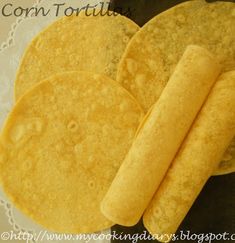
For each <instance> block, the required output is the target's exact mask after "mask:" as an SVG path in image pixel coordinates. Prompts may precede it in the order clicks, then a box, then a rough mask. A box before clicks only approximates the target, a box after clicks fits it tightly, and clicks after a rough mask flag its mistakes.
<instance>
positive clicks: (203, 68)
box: [101, 45, 221, 226]
mask: <svg viewBox="0 0 235 243" xmlns="http://www.w3.org/2000/svg"><path fill="white" fill-rule="evenodd" d="M220 72H221V67H220V65H219V64H218V63H217V62H216V58H215V57H214V56H213V55H211V53H210V52H208V51H207V50H206V49H204V48H201V47H199V46H195V45H190V46H188V47H187V49H186V50H185V52H184V54H183V56H182V58H181V59H180V61H179V63H178V64H177V67H176V69H175V72H174V73H173V74H172V76H171V78H170V80H169V82H168V84H167V86H166V88H165V89H164V91H163V92H162V94H161V96H160V98H159V100H158V102H157V103H155V104H154V106H153V108H152V111H151V113H150V114H149V116H148V117H147V118H145V119H146V120H145V121H144V124H143V126H142V127H139V131H138V134H137V136H136V137H135V140H134V141H133V144H132V146H131V148H130V150H129V152H128V154H127V155H126V157H125V160H124V161H123V163H122V165H121V167H120V169H119V170H118V173H117V175H116V176H115V178H114V180H113V182H112V184H111V186H110V188H109V190H108V192H107V194H106V195H105V197H104V199H103V200H102V203H101V210H102V213H103V214H104V215H105V216H106V217H107V218H108V219H110V220H111V221H113V222H114V223H117V224H120V225H124V226H133V225H135V224H136V223H137V222H138V221H139V220H140V218H141V216H142V215H143V213H144V210H145V209H146V208H147V206H148V204H149V203H150V201H151V199H152V197H153V196H154V193H155V192H156V190H157V189H158V187H159V186H160V183H161V181H162V180H163V178H164V176H165V174H166V172H167V170H168V168H169V166H170V164H171V162H172V161H173V159H174V157H175V155H176V153H177V151H178V150H179V148H180V145H181V144H182V142H183V140H184V138H185V137H186V135H187V133H188V131H189V129H190V127H191V125H192V123H193V121H194V119H195V117H196V115H197V114H198V112H199V110H200V108H201V107H202V105H203V103H204V101H205V100H206V98H207V96H208V94H209V92H210V90H211V88H212V86H213V84H214V83H215V81H216V79H217V78H218V76H219V74H220Z"/></svg>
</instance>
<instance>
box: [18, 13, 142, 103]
mask: <svg viewBox="0 0 235 243" xmlns="http://www.w3.org/2000/svg"><path fill="white" fill-rule="evenodd" d="M138 30H139V27H138V26H137V25H136V24H135V23H134V22H132V21H131V20H130V19H128V18H126V17H124V16H121V15H117V16H113V15H112V16H107V15H105V16H100V15H98V16H86V15H85V13H83V14H82V13H80V15H79V16H75V15H74V16H71V17H64V18H61V19H59V20H58V21H56V22H54V23H53V24H51V25H50V26H49V27H47V28H46V29H45V30H44V31H42V32H41V33H40V34H39V35H38V36H36V37H35V38H34V39H33V41H32V42H31V43H30V45H29V46H28V48H27V50H26V52H25V54H24V56H23V59H22V62H21V65H20V68H19V70H18V73H17V77H16V81H15V100H18V99H19V97H20V96H21V95H23V94H24V93H25V91H27V90H28V89H29V88H31V87H32V86H33V85H34V84H35V83H37V82H39V81H41V80H43V79H45V78H47V77H49V76H51V75H53V74H56V73H58V72H67V71H80V70H82V71H92V72H96V73H101V74H106V75H107V76H109V77H111V78H115V76H116V69H117V64H118V63H119V61H120V59H121V56H122V54H123V52H124V50H125V48H126V45H127V44H128V42H129V40H130V38H131V37H132V36H133V35H134V34H135V33H136V32H137V31H138Z"/></svg>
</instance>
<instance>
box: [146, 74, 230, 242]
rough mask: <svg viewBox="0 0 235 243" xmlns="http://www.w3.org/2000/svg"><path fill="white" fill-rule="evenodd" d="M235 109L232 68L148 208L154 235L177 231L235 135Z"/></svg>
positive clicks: (199, 117) (218, 87)
mask: <svg viewBox="0 0 235 243" xmlns="http://www.w3.org/2000/svg"><path fill="white" fill-rule="evenodd" d="M234 108H235V71H231V72H227V73H224V74H223V75H221V76H220V78H219V79H218V81H217V82H216V84H215V86H214V87H213V89H212V91H211V93H210V94H209V96H208V99H207V101H206V102H205V104H204V106H203V107H202V109H201V111H200V113H199V115H198V116H197V118H196V120H195V122H194V124H193V125H192V128H191V130H190V132H189V133H188V136H187V138H186V139H185V141H184V143H183V145H182V146H181V149H180V150H179V152H178V154H177V156H176V157H175V159H174V161H173V163H172V165H171V167H170V168H169V170H168V172H167V174H166V176H165V178H164V180H163V182H162V183H161V185H160V187H159V189H158V190H157V192H156V193H155V196H154V197H153V199H152V201H151V203H150V204H149V206H148V208H147V210H146V211H145V214H144V217H143V220H144V225H145V227H146V228H147V229H148V230H149V232H151V234H153V235H157V234H158V235H166V234H168V235H170V234H174V233H175V232H176V231H177V229H178V227H179V226H180V224H181V223H182V221H183V219H184V217H185V216H186V215H187V213H188V211H189V209H190V208H191V206H192V205H193V203H194V201H195V200H196V198H197V196H198V195H199V193H200V191H201V190H202V188H203V187H204V185H205V184H206V182H207V180H208V179H209V178H210V176H211V174H212V172H213V171H214V170H215V168H216V167H217V166H218V163H219V161H221V158H222V155H223V153H224V152H225V150H226V148H227V147H228V145H229V143H230V142H231V140H232V138H233V136H234V135H235V109H234ZM169 238H170V237H169ZM164 242H165V241H164Z"/></svg>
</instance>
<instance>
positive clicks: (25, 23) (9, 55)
mask: <svg viewBox="0 0 235 243" xmlns="http://www.w3.org/2000/svg"><path fill="white" fill-rule="evenodd" d="M102 2H104V3H108V2H109V0H106V1H102ZM55 3H56V4H60V3H65V1H61V0H50V1H48V0H37V1H35V4H34V5H33V7H44V8H45V9H51V7H52V6H53V4H55ZM88 3H89V5H90V6H94V7H95V6H98V5H99V4H100V1H99V0H80V1H79V0H69V1H67V2H66V4H69V6H71V7H73V8H82V7H84V6H86V5H87V4H88ZM104 6H106V7H108V4H105V5H104ZM61 13H62V11H61ZM59 17H60V16H58V17H56V15H55V14H50V15H48V16H46V17H45V16H43V17H40V16H37V17H34V16H33V15H31V16H29V17H18V18H17V19H16V21H15V22H14V23H13V24H12V26H11V30H10V32H9V35H8V38H7V40H6V41H5V42H3V43H2V44H1V45H0V72H1V76H0V128H1V127H2V125H3V123H4V120H5V119H6V116H7V114H8V113H9V112H10V110H11V108H12V105H13V84H14V79H15V75H16V71H17V68H18V66H19V62H20V59H21V57H22V54H23V52H24V50H25V48H26V46H27V45H28V44H29V42H30V41H31V39H32V38H33V37H34V36H35V35H36V34H38V33H39V32H40V31H41V30H42V29H43V28H45V27H46V26H47V25H49V24H50V23H52V22H53V21H55V19H56V18H59ZM2 209H4V211H5V216H6V221H8V222H6V224H9V225H10V226H11V227H12V230H14V231H15V232H28V233H29V234H33V235H38V234H40V232H42V231H45V230H46V229H44V228H42V227H41V226H39V225H37V224H36V223H34V222H33V221H32V220H31V219H29V218H28V217H27V216H25V215H24V214H23V213H21V212H20V211H19V210H18V209H17V208H15V207H14V206H13V205H12V204H11V202H10V201H9V200H8V198H7V197H6V195H5V194H4V192H3V191H2V189H1V187H0V210H2ZM47 233H48V234H50V233H51V234H52V233H53V232H49V231H47ZM102 233H103V234H107V233H108V234H109V233H110V230H107V231H105V232H102ZM27 242H32V243H33V242H35V240H31V241H27ZM40 242H43V243H44V242H45V243H46V242H59V241H52V240H50V241H47V240H45V239H44V240H43V241H42V240H40ZM69 242H81V243H83V242H85V240H79V241H78V240H76V241H72V240H70V241H69ZM89 242H92V240H91V241H89ZM95 242H98V243H99V242H100V243H101V242H102V243H106V242H107V243H108V242H110V240H106V239H105V240H103V239H102V240H96V241H95Z"/></svg>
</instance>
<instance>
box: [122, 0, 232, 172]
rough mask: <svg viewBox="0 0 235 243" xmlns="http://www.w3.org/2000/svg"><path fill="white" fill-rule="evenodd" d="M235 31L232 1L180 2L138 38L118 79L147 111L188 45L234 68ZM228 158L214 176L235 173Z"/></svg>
mask: <svg viewBox="0 0 235 243" xmlns="http://www.w3.org/2000/svg"><path fill="white" fill-rule="evenodd" d="M234 33H235V4H234V3H232V2H220V1H217V2H215V3H208V2H206V1H202V0H194V1H188V2H185V3H182V4H179V5H177V6H175V7H173V8H171V9H169V10H167V11H165V12H163V13H162V14H160V15H157V16H156V17H154V18H153V19H152V20H150V21H149V22H148V23H146V24H145V25H144V26H143V28H141V29H140V31H138V32H137V33H136V34H135V36H134V37H133V38H132V40H131V41H130V43H129V45H128V46H127V49H126V51H125V53H124V55H123V57H122V59H121V62H120V64H119V67H118V72H117V81H118V82H119V83H121V85H122V86H124V87H125V88H126V89H127V90H129V91H130V93H132V94H133V95H134V96H135V97H136V99H137V100H138V101H139V102H140V104H141V105H142V107H143V108H144V110H145V111H146V112H147V110H148V109H149V108H150V107H151V106H152V105H153V104H154V103H155V102H156V101H157V100H158V98H159V96H160V95H161V93H162V90H163V89H164V87H165V85H166V83H167V81H168V79H169V77H170V76H171V74H172V72H173V71H174V68H175V66H176V64H177V63H178V61H179V59H180V57H181V55H182V53H183V52H184V50H185V48H186V46H187V45H190V44H196V45H199V46H202V47H205V48H207V49H208V50H209V51H211V52H212V53H213V54H214V55H215V56H216V57H217V58H218V60H219V62H220V63H221V64H222V65H223V66H224V70H225V71H230V70H233V69H235V55H234V53H235V45H234V43H235V34H234ZM143 43H144V44H143ZM137 50H138V51H137ZM233 141H234V142H235V138H234V140H233ZM231 149H232V148H230V149H229V150H231ZM231 155H232V156H231ZM227 157H228V156H227ZM230 158H231V159H230V160H229V161H228V160H226V159H224V161H222V163H221V165H220V166H219V168H218V170H217V171H216V172H215V174H223V173H228V172H233V171H235V155H234V153H232V154H231V153H230ZM225 161H226V162H225Z"/></svg>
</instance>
